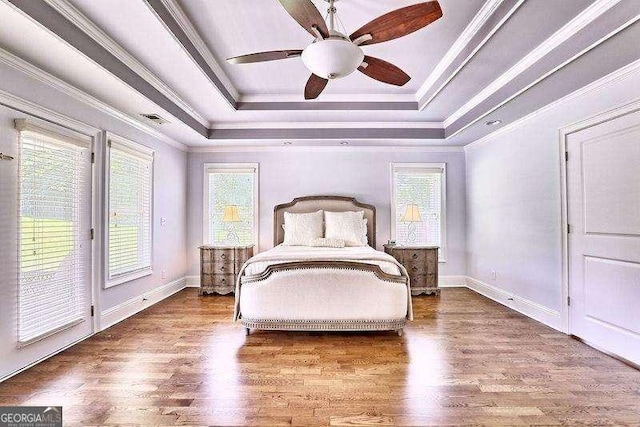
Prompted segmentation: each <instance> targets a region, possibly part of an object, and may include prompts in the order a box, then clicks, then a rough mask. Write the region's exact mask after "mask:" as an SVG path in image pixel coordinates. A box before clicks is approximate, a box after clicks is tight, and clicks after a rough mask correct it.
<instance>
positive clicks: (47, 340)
mask: <svg viewBox="0 0 640 427" xmlns="http://www.w3.org/2000/svg"><path fill="white" fill-rule="evenodd" d="M27 117H28V116H26V115H25V114H24V113H21V112H18V111H15V110H12V109H10V108H7V107H4V106H0V152H2V153H4V154H8V155H11V156H13V157H15V159H14V160H11V161H0V242H1V243H2V244H0V342H1V343H2V345H1V346H0V379H2V378H4V377H6V376H8V375H11V374H12V373H14V372H16V371H18V370H20V369H22V368H24V367H26V366H29V365H30V364H32V363H35V362H37V361H39V360H40V359H42V358H45V357H46V356H48V355H50V354H52V353H55V352H57V351H59V350H60V349H62V348H64V347H66V346H68V345H70V344H72V343H74V342H76V341H78V340H80V339H82V338H85V337H86V336H89V335H90V334H91V333H92V332H93V325H92V323H93V322H92V318H91V316H90V310H91V271H90V267H89V268H88V269H85V270H82V271H85V273H86V274H85V275H84V276H83V277H82V278H81V279H78V280H80V281H79V282H78V283H82V285H83V287H84V291H85V295H86V299H85V300H84V301H83V302H82V310H83V311H84V312H85V313H86V316H85V317H84V319H81V320H80V321H78V322H77V323H74V324H73V326H69V327H65V328H63V329H62V330H60V331H58V332H55V333H52V334H51V335H47V336H43V337H39V338H41V339H38V340H34V341H33V342H29V343H28V344H26V345H24V344H23V345H19V343H18V295H19V288H18V280H19V265H20V262H21V259H19V257H18V254H19V250H20V249H19V243H20V242H19V239H20V235H19V233H18V230H19V224H20V221H19V213H20V211H21V208H20V206H19V203H18V200H19V188H20V180H19V166H20V160H21V158H20V144H19V132H18V131H17V130H16V129H15V126H14V120H15V119H18V118H27ZM87 161H88V162H90V156H87ZM82 173H83V174H84V176H85V179H84V181H83V185H82V188H81V189H80V191H82V192H83V194H84V197H82V199H83V200H87V199H88V200H89V203H88V205H87V204H86V203H83V204H82V207H81V208H80V209H81V211H82V215H83V216H88V217H89V218H90V217H91V191H92V189H91V167H90V166H89V167H87V168H86V169H85V170H84V171H82ZM87 175H88V176H87ZM39 206H45V205H39ZM89 227H90V222H89ZM88 233H89V228H88V229H87V236H88ZM23 237H24V236H23ZM49 243H50V241H49ZM79 244H80V247H81V253H82V256H83V259H84V260H85V262H88V263H89V265H90V261H91V244H90V241H88V239H84V238H83V239H82V241H81V242H79ZM22 261H23V262H24V260H22ZM40 270H42V269H40ZM56 271H58V272H66V271H68V269H65V268H58V269H57V270H56ZM35 291H36V292H37V291H38V289H35Z"/></svg>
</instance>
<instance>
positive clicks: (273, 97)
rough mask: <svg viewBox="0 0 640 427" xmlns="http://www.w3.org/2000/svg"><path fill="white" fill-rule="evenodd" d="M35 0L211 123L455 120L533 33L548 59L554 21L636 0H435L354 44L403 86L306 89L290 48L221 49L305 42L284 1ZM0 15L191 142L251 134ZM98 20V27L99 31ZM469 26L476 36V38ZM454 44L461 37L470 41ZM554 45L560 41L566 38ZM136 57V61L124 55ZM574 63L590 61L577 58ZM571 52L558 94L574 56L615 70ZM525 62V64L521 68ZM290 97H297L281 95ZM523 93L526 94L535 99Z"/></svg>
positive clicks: (47, 53)
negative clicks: (212, 133)
mask: <svg viewBox="0 0 640 427" xmlns="http://www.w3.org/2000/svg"><path fill="white" fill-rule="evenodd" d="M42 1H43V2H44V3H46V5H51V6H52V7H55V8H56V9H57V10H58V11H60V10H64V11H65V12H64V13H63V15H64V17H65V18H66V19H68V20H70V21H71V22H73V24H72V23H71V22H70V23H68V25H76V26H77V27H78V28H81V29H82V30H83V31H84V32H85V33H87V34H89V35H91V36H92V38H93V39H94V40H95V43H97V46H101V45H102V46H104V45H105V40H106V41H107V44H108V45H110V44H111V43H115V46H116V47H118V46H119V47H118V49H120V50H121V51H123V52H125V53H128V54H129V55H128V59H127V58H125V59H123V56H122V53H121V52H119V51H118V52H116V51H112V53H114V55H116V57H117V58H118V60H120V61H122V62H124V63H125V64H127V65H128V66H129V68H130V71H132V72H134V73H137V74H138V75H142V76H143V78H144V79H145V80H146V81H147V82H149V83H150V84H152V85H153V86H154V87H156V88H160V89H161V90H162V91H163V93H165V94H167V93H168V94H169V95H168V96H169V98H170V100H171V101H172V102H174V104H175V105H178V106H179V107H180V108H181V109H182V110H183V111H185V112H187V114H189V115H191V116H192V117H193V118H194V119H195V120H196V121H197V122H199V123H201V124H202V125H204V126H206V127H209V128H212V129H252V130H259V129H285V128H305V127H311V128H326V129H329V128H351V129H353V128H362V129H364V128H369V129H371V128H376V126H378V127H380V126H381V127H388V128H394V129H405V128H406V129H410V128H416V127H418V128H439V129H443V128H445V127H446V126H445V125H446V124H447V123H449V122H453V121H454V120H453V119H452V117H457V116H461V115H462V114H463V113H464V112H465V111H467V110H469V109H470V107H469V100H470V99H472V98H473V97H477V96H478V94H479V93H481V92H482V91H485V90H486V88H487V87H493V86H494V85H495V83H496V82H500V81H502V80H504V82H503V83H500V84H501V85H502V86H496V87H497V89H499V90H505V88H506V87H507V86H508V84H510V82H511V81H510V80H505V79H504V75H505V73H506V74H509V73H510V72H511V70H510V68H511V67H514V65H517V64H519V63H520V62H522V61H523V59H529V58H530V57H531V56H532V53H533V52H536V51H537V50H539V49H540V48H541V46H542V47H545V46H551V48H549V52H548V53H547V54H545V55H547V56H541V59H540V60H539V62H543V60H547V59H549V61H551V59H555V58H553V55H556V54H557V55H558V58H557V59H555V60H556V61H558V64H560V61H564V59H563V57H562V56H560V54H563V49H560V48H554V46H555V45H553V43H554V42H553V40H554V37H556V38H557V35H558V34H561V33H563V31H564V32H568V37H565V39H566V40H565V39H562V40H561V41H560V42H559V43H558V47H563V48H564V47H566V45H568V46H569V47H571V46H572V43H573V44H576V46H577V45H578V42H579V41H580V40H581V39H583V38H585V37H583V34H582V33H584V32H588V34H591V33H593V34H597V32H598V31H600V32H602V33H603V34H609V35H610V34H615V32H611V31H610V30H609V27H611V29H615V31H616V32H617V31H620V28H622V27H621V26H620V23H619V22H618V21H620V22H627V21H625V20H628V17H627V15H633V14H634V12H635V10H636V9H637V14H638V16H640V2H638V0H620V1H619V2H618V0H522V1H516V0H484V1H483V0H440V4H441V7H442V9H443V15H444V16H443V18H441V19H440V20H438V21H436V22H434V23H433V24H431V25H429V26H428V27H427V28H425V29H423V30H420V31H418V32H416V33H413V34H411V35H409V36H406V37H404V38H401V39H397V40H393V41H390V42H386V43H382V44H379V45H372V46H365V47H364V50H365V51H366V53H367V54H370V55H372V56H376V57H379V58H381V59H384V60H387V61H389V62H392V63H394V64H396V65H398V66H399V67H401V68H402V69H403V70H404V71H406V72H407V73H408V74H410V75H411V76H412V80H411V81H410V82H409V83H408V84H407V85H406V86H404V87H402V88H397V87H395V86H390V85H385V84H383V83H380V82H376V81H374V80H372V79H370V78H368V77H366V76H364V75H362V74H360V73H357V72H356V73H354V74H353V75H351V76H349V77H347V78H345V79H342V80H338V81H332V82H331V84H330V85H329V87H328V89H327V90H326V91H325V93H323V94H322V95H321V97H320V98H319V99H318V100H317V101H312V102H304V100H303V97H302V91H303V88H304V85H305V83H306V80H307V79H308V77H309V72H308V71H307V70H306V69H305V67H304V65H303V64H302V61H301V60H300V59H299V58H293V59H289V60H284V61H274V62H268V63H258V64H245V65H230V64H227V63H226V61H225V59H226V58H228V57H231V56H237V55H241V54H246V53H253V52H259V51H267V50H278V49H301V48H304V47H305V46H306V45H307V44H308V43H310V42H311V37H310V36H309V34H308V33H307V32H306V31H304V30H303V29H302V28H301V27H300V26H299V25H298V24H297V23H296V22H295V21H294V20H293V19H292V18H291V17H290V16H289V15H288V14H287V13H286V12H285V10H284V9H283V8H282V6H281V5H280V4H279V2H278V1H277V0H234V1H220V0H217V1H212V0H100V1H96V0H42ZM154 1H155V2H157V3H161V4H163V5H165V6H166V7H167V8H168V9H170V8H174V9H175V10H178V11H179V13H178V14H179V15H181V16H182V17H183V18H184V22H179V23H180V25H182V28H183V29H185V31H187V32H189V31H191V30H189V28H187V27H190V28H191V29H192V30H193V33H195V37H196V38H199V39H201V41H202V45H201V46H200V48H201V49H204V50H205V51H207V52H206V53H207V55H206V56H209V57H210V58H211V59H210V60H209V61H208V64H209V67H210V70H209V73H208V72H207V70H205V69H203V66H202V64H200V63H198V61H197V59H196V58H194V55H193V53H192V52H190V51H189V49H188V48H187V47H186V46H185V45H184V42H183V41H181V40H180V38H179V37H178V36H177V35H176V34H175V30H173V29H172V28H171V27H170V25H168V24H167V21H166V18H163V17H162V16H160V15H161V14H158V11H157V10H156V9H154ZM313 1H314V3H315V4H316V6H317V7H318V8H319V9H320V10H321V11H322V12H323V15H324V11H325V10H326V6H327V5H326V3H325V2H324V1H323V0H313ZM417 1H418V0H379V1H375V2H374V1H371V0H339V1H338V3H337V6H338V14H339V16H340V19H341V21H342V23H343V24H344V26H345V27H346V29H347V33H350V32H353V31H355V30H356V29H357V28H359V27H360V26H362V25H363V24H365V23H367V22H368V21H370V20H372V19H374V18H376V17H378V16H380V15H382V14H384V13H387V12H389V11H391V10H393V9H396V8H399V7H402V6H406V5H410V4H414V3H416V2H417ZM634 2H635V3H634ZM44 3H43V4H44ZM501 8H502V9H504V10H505V11H508V13H506V14H505V16H504V18H503V19H502V18H501V19H498V18H499V17H496V15H497V14H498V13H500V10H501ZM609 10H611V11H612V13H610V14H609V15H611V16H609V15H607V11H609ZM123 11H126V13H123ZM616 14H617V15H619V16H617V15H616ZM174 16H175V15H174ZM494 18H495V19H494ZM60 19H64V18H60ZM492 19H493V21H492ZM588 19H592V20H593V22H594V23H593V24H591V23H590V22H591V21H588ZM616 19H618V21H616ZM585 20H586V21H588V23H589V25H586V26H583V27H584V28H585V29H584V30H582V28H583V27H581V26H580V23H581V22H583V21H585ZM0 21H1V22H2V25H0V47H2V48H3V49H5V50H7V51H9V52H11V53H13V54H15V55H17V56H18V57H20V58H22V59H24V60H26V61H28V62H30V63H32V64H34V65H36V66H37V67H38V68H40V69H42V70H43V71H45V72H47V73H50V74H52V75H53V76H55V77H57V78H59V79H61V80H63V81H65V82H68V83H70V84H71V85H73V86H75V87H77V88H79V89H80V90H82V91H84V92H86V93H88V94H90V95H91V96H94V97H95V98H97V99H99V100H101V101H104V102H106V103H108V104H109V105H112V106H113V107H115V108H117V109H119V110H121V111H122V112H124V113H126V114H127V115H129V116H132V117H139V114H140V113H148V112H156V113H160V114H161V115H163V116H165V117H166V118H168V119H169V120H170V121H171V124H169V125H163V126H162V127H159V128H158V130H160V131H161V132H163V133H165V134H167V135H168V136H170V137H171V138H174V139H175V140H177V141H179V142H182V143H185V144H187V145H190V146H194V147H203V146H210V145H212V144H218V143H222V142H224V143H230V142H233V143H237V144H245V145H246V144H250V143H251V141H250V140H241V139H237V138H236V139H233V140H230V141H211V140H208V139H207V138H206V137H205V136H203V135H202V131H200V133H199V132H198V131H196V130H194V127H193V124H192V125H191V126H190V125H189V124H188V123H186V124H185V123H183V121H184V120H180V119H178V118H177V117H175V116H173V115H172V114H170V113H169V112H168V110H171V108H168V110H167V109H166V108H165V107H167V105H166V104H162V103H156V102H154V101H152V100H151V98H150V97H149V96H148V94H147V93H146V92H145V91H144V90H141V89H140V88H139V87H135V85H131V84H126V83H124V81H123V80H122V78H121V76H118V75H116V74H117V73H114V72H113V70H112V69H111V68H109V66H108V64H105V63H101V61H100V60H96V59H95V58H93V59H92V56H91V55H90V54H87V52H84V51H82V48H78V47H77V46H74V45H73V43H70V41H69V40H68V39H65V36H64V35H58V34H56V33H55V31H54V30H51V29H50V28H47V26H46V24H45V25H43V24H41V23H39V22H38V18H37V17H34V16H32V15H29V14H28V13H23V12H22V11H20V10H18V9H17V8H16V7H14V6H13V5H12V4H11V3H9V0H0ZM483 23H485V24H483ZM489 24H491V25H490V26H489ZM482 25H485V26H487V28H484V27H482ZM607 25H608V26H609V27H607ZM633 25H634V26H637V25H638V24H637V23H635V24H633ZM483 31H485V32H486V37H485V39H484V40H483V39H481V38H479V36H480V35H482V32H483ZM571 31H573V33H571ZM581 31H582V33H581ZM97 33H100V34H102V36H100V37H97V36H95V34H97ZM573 34H576V37H573ZM473 35H476V36H477V37H476V38H478V40H475V39H473V38H472V37H471V36H473ZM191 36H192V37H193V34H191ZM465 37H466V38H465ZM109 40H111V41H109ZM550 40H551V42H550ZM602 40H604V39H602ZM192 41H193V39H192ZM196 41H197V40H196ZM600 41H601V40H600ZM465 43H466V44H465ZM472 43H476V44H477V47H476V49H475V50H473V49H472V48H473V47H474V45H472ZM562 43H564V44H562ZM561 45H562V46H561ZM595 46H597V44H593V45H591V46H589V47H588V49H585V50H584V52H587V51H588V50H589V49H593V48H594V47H595ZM603 46H604V45H603ZM463 48H467V51H464V49H463ZM118 49H116V50H118ZM456 49H458V50H456ZM564 50H566V51H567V52H569V50H568V49H564ZM456 52H458V53H459V54H460V55H463V53H464V56H466V59H465V61H464V62H463V63H462V65H461V66H460V67H458V68H457V69H455V70H454V71H446V72H444V74H443V75H442V76H441V75H440V74H439V73H440V72H441V71H442V70H444V69H445V68H443V67H444V66H446V65H447V64H450V63H453V62H451V61H453V58H454V57H455V55H454V56H452V53H456ZM460 52H462V53H460ZM584 52H581V53H580V54H582V53H584ZM0 54H1V52H0ZM608 55H610V56H609V57H611V55H612V56H613V57H615V55H617V52H608ZM638 55H640V52H639V53H638ZM464 56H461V58H464ZM576 57H577V56H576ZM594 58H596V57H595V56H594ZM573 59H574V58H571V59H570V61H569V62H571V61H573ZM448 61H449V62H448ZM594 61H596V60H595V59H594ZM569 62H567V63H569ZM614 62H615V61H611V63H614ZM132 63H136V64H137V65H136V64H134V65H131V64H132ZM550 63H551V62H550ZM580 63H582V64H588V62H587V61H582V62H580ZM534 64H535V65H537V63H534ZM572 64H573V63H572ZM575 64H576V65H575V66H574V67H573V68H572V67H564V68H563V70H562V71H563V75H565V76H566V77H565V78H564V81H565V82H567V84H565V85H564V86H565V89H563V86H562V85H557V84H556V85H555V86H554V90H555V92H554V94H547V95H557V96H561V95H562V90H569V88H571V85H570V84H568V83H570V82H571V81H572V77H571V76H572V75H574V76H576V75H582V74H583V73H584V71H585V69H584V68H582V69H581V68H580V67H584V66H588V67H590V68H589V69H590V70H593V67H594V64H595V66H597V67H598V72H599V73H600V74H601V75H604V74H606V73H607V72H611V70H609V69H607V67H606V66H605V65H606V64H601V63H597V62H596V63H594V64H590V65H580V66H578V65H577V64H579V61H575ZM565 65H566V64H565ZM531 68H534V67H533V66H532V67H531ZM141 70H142V71H141ZM524 70H525V71H528V69H526V68H525V69H524ZM211 73H213V74H214V77H215V78H217V79H219V83H218V84H219V85H223V89H224V90H227V91H228V92H229V93H230V94H231V96H233V98H234V100H232V101H233V102H231V103H230V101H229V100H228V99H225V97H224V96H223V95H222V93H221V89H220V87H219V86H218V87H217V86H216V82H215V81H214V80H215V79H212V77H211V76H212V74H211ZM522 75H524V71H523V74H522ZM512 77H513V78H512V80H514V82H516V83H521V82H518V78H520V77H521V75H518V74H514V75H513V76H512ZM543 77H544V76H543ZM438 78H440V79H441V81H444V83H435V84H434V86H433V87H437V86H438V85H440V84H443V86H442V87H441V90H440V91H439V92H437V93H436V96H434V97H433V99H430V102H428V103H427V104H426V106H425V107H424V108H423V109H422V110H418V109H417V108H414V109H412V110H401V109H397V108H391V107H389V108H382V109H380V110H376V109H369V110H367V109H366V108H360V107H358V108H351V107H349V106H350V105H352V103H353V102H364V103H372V102H373V103H383V104H384V105H389V104H387V103H390V102H403V103H412V104H415V105H417V103H418V101H421V99H420V98H421V96H422V95H421V93H425V91H427V90H428V89H429V88H430V86H429V85H428V84H425V82H431V83H433V82H436V81H437V79H438ZM523 78H524V77H523ZM536 78H537V76H536V75H533V74H532V76H528V77H527V79H528V81H532V82H534V83H535V79H536ZM538 86H539V87H540V88H542V87H543V85H538ZM536 87H537V86H536ZM511 90H512V92H513V93H516V92H517V91H518V90H519V89H518V87H516V86H515V85H514V88H513V89H511ZM533 90H535V88H534V89H529V90H528V92H527V93H528V98H527V99H529V98H531V99H534V98H535V99H537V100H542V99H546V98H545V96H542V95H544V94H538V95H536V96H533V95H534V94H533V93H532V91H533ZM540 90H542V89H540ZM574 90H575V89H574ZM489 95H491V94H489ZM516 95H517V93H516ZM509 96H510V93H506V92H505V96H504V97H503V98H505V99H506V101H505V102H504V103H501V101H500V100H490V101H491V102H492V103H491V104H489V103H488V102H489V101H486V102H487V105H486V107H485V111H487V112H491V111H493V110H495V109H496V108H497V107H500V109H499V110H497V111H499V112H500V113H501V114H503V117H514V114H511V113H510V112H509V111H508V108H509V105H510V103H509V102H510V101H509V100H510V98H509ZM487 98H488V97H487ZM547 98H548V96H547ZM480 101H481V102H482V101H483V100H480ZM235 102H237V103H238V107H237V108H235V107H234V105H233V104H234V103H235ZM246 102H249V103H257V104H256V105H257V106H258V107H259V108H263V109H253V110H245V109H243V108H241V107H240V104H242V103H246ZM286 102H289V103H290V102H294V104H286V105H285V104H284V103H286ZM323 103H335V105H337V107H335V108H334V107H331V108H329V109H317V108H319V107H317V106H320V105H321V104H323ZM175 105H174V107H175ZM533 105H534V104H533V103H531V106H532V108H533ZM260 106H262V107H260ZM254 107H255V105H254ZM483 107H484V106H483ZM505 109H506V110H505ZM514 111H516V110H515V109H514ZM517 111H518V114H522V113H523V112H526V106H524V107H523V105H522V103H520V104H519V105H518V108H517ZM478 114H479V115H477V117H476V118H475V119H474V120H475V121H478V120H479V119H480V118H482V117H484V116H485V115H486V114H488V113H486V114H485V113H482V111H480V112H479V113H478ZM515 118H517V117H515ZM483 121H484V120H482V122H483ZM471 124H473V120H471V121H469V126H471ZM505 124H506V123H505ZM447 126H448V125H447ZM474 126H476V128H474V129H472V131H471V132H466V131H465V132H462V133H457V134H456V136H455V137H454V138H448V139H442V138H434V139H431V138H429V139H421V140H420V139H411V138H405V139H404V140H403V141H401V142H400V141H396V140H394V139H393V138H390V139H387V140H386V143H393V144H396V143H398V144H399V143H402V144H447V145H463V144H466V143H468V142H471V140H472V139H471V138H475V137H477V136H478V135H482V134H483V133H484V134H486V132H487V130H486V129H482V128H478V127H477V126H480V124H478V125H474ZM470 129H471V128H470ZM465 135H471V136H469V137H466V136H465ZM287 139H290V138H287ZM264 140H265V141H267V140H268V141H271V142H273V143H281V140H282V138H281V137H273V138H266V137H265V138H264ZM367 140H368V141H369V142H370V143H371V144H381V143H385V140H384V139H380V140H376V139H374V138H371V137H368V138H367ZM299 142H300V143H301V144H302V143H308V144H312V143H313V144H318V143H321V140H320V139H317V138H316V139H305V138H303V137H300V138H299ZM256 143H257V142H256Z"/></svg>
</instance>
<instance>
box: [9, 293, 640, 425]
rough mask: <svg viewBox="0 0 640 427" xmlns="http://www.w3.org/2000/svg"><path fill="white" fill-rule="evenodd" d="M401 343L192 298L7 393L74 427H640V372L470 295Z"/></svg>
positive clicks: (67, 355)
mask: <svg viewBox="0 0 640 427" xmlns="http://www.w3.org/2000/svg"><path fill="white" fill-rule="evenodd" d="M414 309H415V317H416V320H415V321H414V322H411V323H410V324H409V326H408V327H407V328H406V329H405V335H404V336H403V337H401V338H400V337H398V336H397V335H396V334H395V333H393V332H389V333H386V332H384V333H331V334H325V333H293V332H288V333H285V332H254V333H252V335H251V336H248V337H247V336H245V334H244V330H243V328H242V327H241V326H240V325H239V324H234V323H232V322H231V320H230V319H231V314H232V311H233V297H215V296H212V297H206V298H199V297H198V296H197V291H196V290H195V289H187V290H184V291H182V292H180V293H178V294H176V295H175V296H172V297H171V298H169V299H167V300H165V301H163V302H161V303H159V304H157V305H155V306H153V307H151V308H149V309H148V310H146V311H144V312H142V313H140V314H138V315H136V316H134V317H132V318H130V319H128V320H126V321H124V322H122V323H120V324H118V325H116V326H114V327H112V328H110V329H108V330H106V331H104V332H101V333H99V334H97V335H96V336H94V337H92V338H90V339H88V340H86V341H84V342H83V343H81V344H79V345H77V346H75V347H73V348H71V349H69V350H67V351H65V352H63V353H61V354H59V355H57V356H55V357H53V358H51V359H49V360H47V361H46V362H43V363H41V364H39V365H37V366H36V367H34V368H32V369H30V370H28V371H26V372H24V373H22V374H20V375H18V376H16V377H14V378H11V379H9V380H7V381H6V382H4V383H2V384H0V405H13V404H21V405H62V406H63V407H64V409H63V415H64V420H65V424H69V425H77V424H92V425H116V424H129V425H131V424H140V425H176V424H178V425H179V424H182V425H268V426H272V425H291V424H293V425H334V426H346V425H349V426H351V425H419V426H426V425H465V424H469V425H470V424H473V425H562V424H573V425H575V424H582V425H585V424H587V425H640V371H637V370H635V369H633V368H631V367H628V366H626V365H624V364H622V363H621V362H618V361H616V360H614V359H612V358H610V357H608V356H606V355H604V354H602V353H600V352H598V351H596V350H594V349H592V348H590V347H587V346H586V345H584V344H581V343H579V342H577V341H576V340H573V339H571V338H569V337H567V336H565V335H563V334H560V333H558V332H555V331H553V330H551V329H549V328H547V327H545V326H543V325H541V324H539V323H537V322H535V321H533V320H530V319H528V318H526V317H524V316H522V315H520V314H518V313H515V312H513V311H511V310H509V309H507V308H505V307H502V306H501V305H499V304H497V303H495V302H493V301H490V300H488V299H486V298H484V297H482V296H480V295H477V294H475V293H474V292H472V291H469V290H467V289H443V291H442V296H441V297H440V298H436V297H426V296H425V297H416V298H414Z"/></svg>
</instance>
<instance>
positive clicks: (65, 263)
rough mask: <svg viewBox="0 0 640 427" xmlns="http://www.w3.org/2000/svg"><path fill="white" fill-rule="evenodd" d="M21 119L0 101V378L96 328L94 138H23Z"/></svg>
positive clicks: (22, 116)
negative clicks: (93, 312) (93, 300)
mask: <svg viewBox="0 0 640 427" xmlns="http://www.w3.org/2000/svg"><path fill="white" fill-rule="evenodd" d="M26 117H27V116H26V115H25V114H24V113H20V112H18V111H15V110H12V109H10V108H7V107H4V106H0V152H2V153H4V154H6V155H11V156H13V157H14V159H13V160H0V342H1V343H2V345H0V380H1V379H2V378H4V377H6V376H8V375H11V374H12V373H14V372H16V371H18V370H20V369H22V368H24V367H26V366H28V365H30V364H32V363H34V362H37V361H39V360H40V359H42V358H44V357H46V356H48V355H50V354H52V353H55V352H57V351H59V350H60V349H62V348H64V347H66V346H68V345H70V344H72V343H74V342H76V341H78V340H80V339H82V338H84V337H87V336H89V335H90V334H91V333H92V331H93V326H92V323H93V322H92V318H91V251H92V248H91V235H90V232H91V225H92V224H91V206H92V182H91V181H92V167H91V140H90V139H87V138H82V137H81V138H79V139H76V140H74V139H73V135H74V133H72V132H69V131H68V130H66V131H65V130H64V129H63V131H64V132H66V134H67V136H69V138H64V141H62V140H60V141H58V140H56V139H55V138H53V137H51V136H52V135H55V134H54V133H50V134H49V136H48V137H43V138H39V137H35V136H34V135H36V134H35V133H31V136H30V137H29V138H27V139H23V140H22V142H21V139H20V132H19V131H18V130H17V129H16V127H15V122H14V121H15V119H19V118H26ZM32 123H33V124H35V123H38V122H37V121H34V122H32ZM43 123H44V122H40V124H43ZM44 125H45V126H48V127H49V130H52V129H53V130H55V129H54V128H55V126H51V125H48V124H46V123H44ZM32 130H33V129H32ZM26 133H28V132H24V133H23V135H25V134H26Z"/></svg>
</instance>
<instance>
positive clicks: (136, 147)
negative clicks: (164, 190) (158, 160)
mask: <svg viewBox="0 0 640 427" xmlns="http://www.w3.org/2000/svg"><path fill="white" fill-rule="evenodd" d="M103 141H104V153H105V156H104V198H103V203H104V204H103V206H104V209H103V219H104V221H103V224H104V227H103V239H104V274H103V276H104V280H103V288H104V289H109V288H113V287H114V286H118V285H122V284H124V283H129V282H131V281H133V280H136V279H140V278H142V277H146V276H150V275H152V274H153V231H154V227H153V217H154V211H155V209H154V200H155V191H154V190H155V185H154V180H155V179H154V178H155V155H154V153H155V150H153V149H151V148H149V147H146V146H144V145H142V144H138V143H137V142H133V141H131V140H129V139H126V138H123V137H121V136H118V135H116V134H114V133H111V132H106V131H105V132H103ZM111 142H115V143H116V144H118V145H120V146H121V147H124V149H125V151H128V152H129V153H131V154H134V155H138V156H148V157H151V201H150V206H151V212H150V213H149V215H150V218H149V222H150V224H151V232H150V233H149V240H150V241H149V249H150V252H149V256H150V265H149V266H148V267H145V268H141V269H138V270H133V271H131V272H128V273H123V274H121V275H118V276H117V277H115V278H109V209H110V206H109V196H110V194H109V183H110V181H111V174H110V166H111V165H110V160H111V153H110V151H111Z"/></svg>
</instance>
